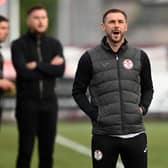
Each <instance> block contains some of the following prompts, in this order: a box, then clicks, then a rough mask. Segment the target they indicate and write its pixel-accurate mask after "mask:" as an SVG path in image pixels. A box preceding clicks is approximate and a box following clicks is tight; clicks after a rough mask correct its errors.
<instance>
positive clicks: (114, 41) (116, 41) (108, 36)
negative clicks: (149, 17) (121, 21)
mask: <svg viewBox="0 0 168 168" xmlns="http://www.w3.org/2000/svg"><path fill="white" fill-rule="evenodd" d="M107 38H108V40H109V42H110V43H113V44H116V43H119V42H121V41H122V39H123V38H124V35H123V34H121V38H120V39H119V40H114V39H112V38H111V36H110V35H109V34H107Z"/></svg>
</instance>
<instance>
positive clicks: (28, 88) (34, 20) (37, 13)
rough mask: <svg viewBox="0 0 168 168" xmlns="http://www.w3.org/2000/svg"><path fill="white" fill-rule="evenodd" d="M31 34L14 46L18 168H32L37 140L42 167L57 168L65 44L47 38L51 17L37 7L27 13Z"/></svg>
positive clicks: (25, 35) (13, 44) (18, 40)
mask: <svg viewBox="0 0 168 168" xmlns="http://www.w3.org/2000/svg"><path fill="white" fill-rule="evenodd" d="M27 26H28V32H27V33H26V34H24V35H23V36H21V37H20V38H19V39H17V40H15V41H14V42H13V43H12V61H13V64H14V67H15V69H16V73H17V78H16V89H17V97H16V98H17V99H16V121H17V126H18V131H19V149H18V157H17V163H16V167H17V168H30V161H31V156H32V152H33V146H34V142H35V137H37V138H38V153H39V166H38V167H39V168H52V167H53V151H54V143H55V136H56V123H57V111H58V105H57V97H56V94H55V86H56V83H55V82H56V78H58V77H62V76H63V73H64V67H65V62H64V57H63V48H62V45H61V43H60V42H59V41H58V40H56V39H54V38H51V37H48V36H47V35H46V31H47V28H48V15H47V10H46V8H45V7H43V6H41V5H36V6H33V7H32V8H30V9H29V10H28V12H27Z"/></svg>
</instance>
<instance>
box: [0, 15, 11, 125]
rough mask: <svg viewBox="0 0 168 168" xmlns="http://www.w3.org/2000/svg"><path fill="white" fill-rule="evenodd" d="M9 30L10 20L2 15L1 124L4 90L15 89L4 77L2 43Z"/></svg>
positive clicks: (0, 41)
mask: <svg viewBox="0 0 168 168" xmlns="http://www.w3.org/2000/svg"><path fill="white" fill-rule="evenodd" d="M8 32H9V22H8V19H7V18H6V17H4V16H2V15H0V125H1V120H2V101H1V99H2V95H3V92H4V91H11V90H13V89H14V84H13V83H12V82H11V81H10V80H8V79H4V78H3V56H2V53H1V48H2V46H1V43H3V42H4V41H5V40H6V38H7V36H8Z"/></svg>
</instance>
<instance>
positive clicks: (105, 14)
mask: <svg viewBox="0 0 168 168" xmlns="http://www.w3.org/2000/svg"><path fill="white" fill-rule="evenodd" d="M109 13H121V14H123V15H124V17H125V20H126V21H127V14H126V13H125V12H124V11H123V10H121V9H109V10H107V11H106V12H105V13H104V15H103V19H102V21H103V23H104V22H105V20H106V16H107V15H108V14H109Z"/></svg>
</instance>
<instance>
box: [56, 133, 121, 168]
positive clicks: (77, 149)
mask: <svg viewBox="0 0 168 168" xmlns="http://www.w3.org/2000/svg"><path fill="white" fill-rule="evenodd" d="M56 143H58V144H60V145H62V146H65V147H67V148H70V149H72V150H73V151H75V152H79V153H81V154H83V155H85V156H89V157H91V151H90V149H89V148H87V147H85V146H84V145H81V144H79V143H77V142H75V141H72V140H70V139H68V138H65V137H63V136H61V135H57V139H56ZM117 168H124V166H123V164H122V163H121V162H120V161H119V162H118V163H117Z"/></svg>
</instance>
